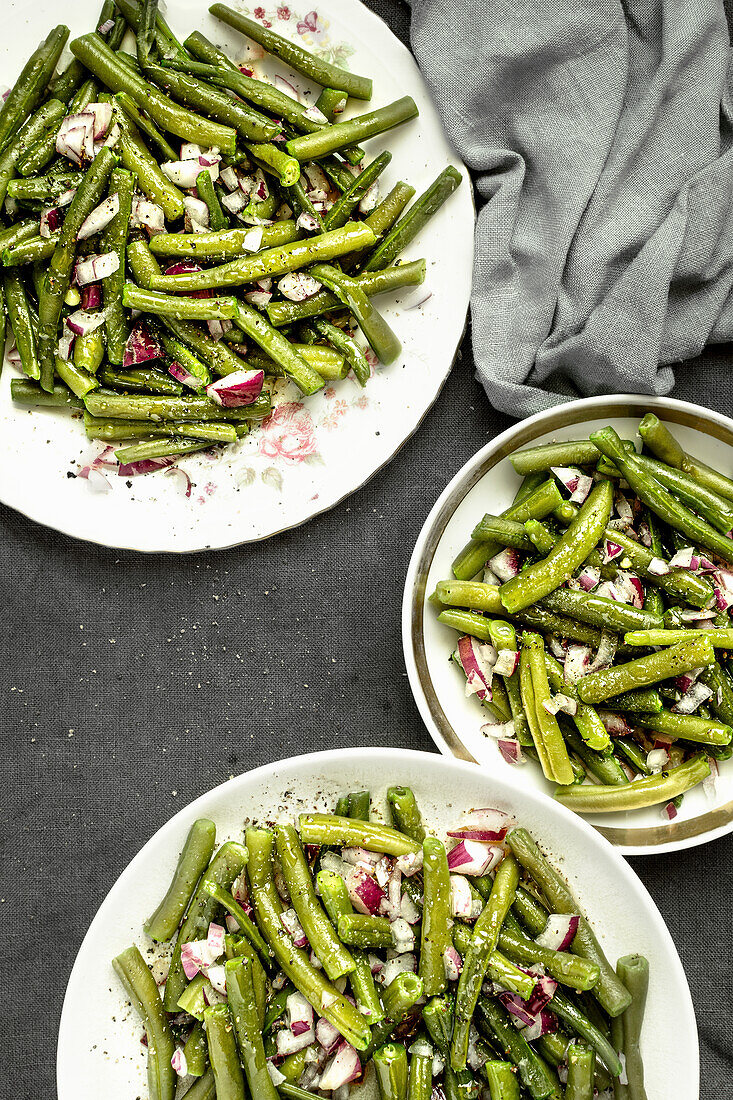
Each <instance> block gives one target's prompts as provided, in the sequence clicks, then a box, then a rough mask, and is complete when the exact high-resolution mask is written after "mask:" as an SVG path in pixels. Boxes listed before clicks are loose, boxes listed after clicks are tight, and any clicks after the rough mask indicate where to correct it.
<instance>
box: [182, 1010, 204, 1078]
mask: <svg viewBox="0 0 733 1100" xmlns="http://www.w3.org/2000/svg"><path fill="white" fill-rule="evenodd" d="M183 1057H184V1059H185V1062H186V1070H187V1072H188V1073H190V1074H191V1076H192V1077H202V1076H203V1075H204V1073H205V1072H206V1067H207V1064H208V1061H209V1057H208V1047H207V1045H206V1032H205V1031H204V1026H203V1023H202V1022H201V1020H197V1021H196V1023H195V1024H194V1026H193V1028H192V1030H191V1033H190V1034H189V1036H188V1038H187V1039H186V1042H185V1044H184V1046H183Z"/></svg>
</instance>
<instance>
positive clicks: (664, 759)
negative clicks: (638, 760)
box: [646, 749, 669, 775]
mask: <svg viewBox="0 0 733 1100" xmlns="http://www.w3.org/2000/svg"><path fill="white" fill-rule="evenodd" d="M668 763H669V753H668V752H667V750H666V749H652V751H651V752H649V753H647V757H646V766H647V768H649V771H650V772H652V773H653V774H654V775H658V774H659V773H660V772H661V771H664V768H665V766H666V765H667V764H668Z"/></svg>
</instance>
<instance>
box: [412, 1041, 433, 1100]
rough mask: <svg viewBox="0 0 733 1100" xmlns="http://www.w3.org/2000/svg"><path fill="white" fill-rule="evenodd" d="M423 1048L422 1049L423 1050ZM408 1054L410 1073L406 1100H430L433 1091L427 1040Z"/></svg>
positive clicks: (431, 1067)
mask: <svg viewBox="0 0 733 1100" xmlns="http://www.w3.org/2000/svg"><path fill="white" fill-rule="evenodd" d="M423 1048H424V1049H423ZM410 1050H411V1052H412V1053H411V1054H410V1071H409V1076H408V1080H407V1100H431V1096H432V1091H433V1050H432V1047H431V1046H430V1044H429V1043H428V1042H427V1040H424V1042H423V1043H422V1044H421V1045H420V1049H418V1048H417V1044H414V1045H413V1046H412V1047H411V1048H410Z"/></svg>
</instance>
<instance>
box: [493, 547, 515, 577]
mask: <svg viewBox="0 0 733 1100" xmlns="http://www.w3.org/2000/svg"><path fill="white" fill-rule="evenodd" d="M488 564H489V569H491V572H492V573H495V574H496V576H497V577H498V578H499V580H500V581H508V580H511V578H512V577H516V576H517V574H518V573H519V569H520V562H519V551H518V550H515V549H514V547H513V546H507V547H506V549H505V550H502V551H501V553H499V554H495V555H494V557H493V558H489V563H488Z"/></svg>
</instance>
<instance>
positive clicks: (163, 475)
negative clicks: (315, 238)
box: [0, 0, 474, 552]
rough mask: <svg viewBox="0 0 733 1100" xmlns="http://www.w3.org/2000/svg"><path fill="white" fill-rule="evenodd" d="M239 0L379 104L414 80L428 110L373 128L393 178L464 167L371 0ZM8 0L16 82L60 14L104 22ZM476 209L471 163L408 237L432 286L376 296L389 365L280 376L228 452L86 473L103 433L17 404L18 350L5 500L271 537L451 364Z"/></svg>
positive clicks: (199, 530)
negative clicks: (390, 340)
mask: <svg viewBox="0 0 733 1100" xmlns="http://www.w3.org/2000/svg"><path fill="white" fill-rule="evenodd" d="M233 2H234V3H235V6H236V4H237V0H233ZM238 6H239V7H240V8H241V9H242V10H245V11H248V12H249V13H250V14H252V15H253V16H254V17H255V18H256V19H259V20H260V22H262V23H263V24H265V25H271V26H273V27H274V28H275V29H277V31H278V32H280V33H281V34H285V35H288V36H290V37H292V38H293V39H294V40H296V41H299V42H301V43H302V44H303V45H304V46H306V47H307V48H308V49H310V50H313V51H314V52H316V53H318V54H320V55H321V56H323V57H326V58H328V59H329V60H331V61H335V62H336V63H338V64H340V65H343V66H346V67H349V68H352V69H354V70H356V71H360V72H364V73H366V74H368V75H370V76H372V77H373V79H374V98H373V101H372V104H371V105H370V106H372V107H379V106H382V105H383V104H385V103H388V102H390V101H392V100H394V99H397V98H399V97H400V96H403V95H411V96H413V98H414V99H415V101H416V102H417V104H418V106H419V108H420V118H419V119H418V120H416V121H415V122H413V123H411V124H408V125H407V126H405V127H402V128H401V129H400V130H397V131H393V132H392V133H391V134H390V135H388V137H387V139H386V140H385V142H384V144H382V143H381V142H380V139H375V140H373V141H371V142H369V143H368V145H369V147H368V152H369V155H370V156H373V155H375V154H376V153H378V152H379V151H380V150H381V149H382V148H385V147H386V146H387V144H388V146H389V148H390V149H391V150H392V152H393V154H394V158H393V161H392V163H391V165H390V166H389V168H388V170H387V172H385V174H384V177H383V178H384V183H385V187H391V186H393V184H394V183H396V181H397V180H398V179H404V180H408V181H410V182H411V183H412V184H413V185H414V186H415V187H416V188H417V189H418V192H419V191H421V190H423V189H424V188H425V187H426V186H427V185H428V184H429V183H430V182H431V181H432V180H433V179H434V178H435V176H437V174H438V173H439V172H440V171H441V170H442V169H443V168H444V167H445V165H446V164H448V163H453V164H457V166H458V167H460V162H457V161H456V158H455V156H454V154H453V152H452V150H451V148H450V146H449V145H448V142H447V140H446V138H445V135H444V134H443V131H442V129H441V125H440V122H439V120H438V116H437V114H436V112H435V110H434V108H433V106H432V104H431V102H430V99H429V96H428V92H427V90H426V88H425V85H424V83H423V81H422V79H421V77H420V74H419V72H418V68H417V65H416V64H415V62H414V60H413V58H412V56H411V55H410V53H409V52H408V50H407V49H406V48H405V47H404V46H403V45H402V44H401V43H400V42H399V41H398V40H397V39H396V38H395V37H394V35H393V34H392V33H391V32H390V30H389V29H388V28H387V26H386V25H385V24H384V23H383V22H382V21H381V20H380V19H379V18H378V17H377V16H375V15H374V14H373V13H372V12H370V11H369V10H368V9H367V8H365V7H364V6H363V5H362V4H361V3H359V0H323V2H322V3H321V2H319V3H318V7H317V8H314V9H311V10H308V8H307V7H306V5H301V4H298V5H297V6H292V7H291V6H290V5H289V4H284V3H280V4H277V3H272V2H268V3H267V4H265V5H263V6H256V5H255V4H253V3H251V0H250V3H249V4H242V3H240V4H239V5H238ZM5 7H6V10H5V14H6V16H7V17H8V21H9V23H10V24H12V26H13V28H14V34H13V36H12V40H11V38H10V37H6V39H5V45H4V46H2V47H1V48H0V74H1V78H2V79H3V80H5V81H6V82H7V83H11V82H12V80H14V79H15V76H16V75H17V72H18V70H19V68H20V66H21V64H22V62H23V59H24V58H25V57H26V56H27V55H28V54H29V53H30V52H31V50H32V49H33V48H34V47H35V45H36V44H37V42H38V41H39V39H40V38H41V37H42V36H43V35H45V34H46V33H47V32H48V29H49V28H50V27H51V26H53V25H54V24H55V23H57V22H58V21H59V20H60V19H62V20H64V21H66V22H67V23H68V24H69V26H70V27H71V31H72V35H75V34H80V33H82V32H85V31H88V30H89V29H90V27H92V26H94V20H95V18H96V16H97V14H98V9H99V0H75V2H74V4H73V5H72V4H71V2H70V0H68V2H67V3H62V4H61V5H59V4H58V2H56V0H37V3H35V4H34V5H33V8H32V10H31V9H30V8H28V7H27V5H26V4H25V2H24V0H5ZM167 17H168V19H169V21H170V23H171V25H172V27H173V29H174V30H175V31H176V32H180V33H181V34H182V36H183V35H185V34H188V33H190V31H192V30H194V29H200V30H201V31H202V32H203V33H204V34H206V35H207V37H210V38H212V39H213V41H215V42H216V43H217V44H218V45H222V46H223V47H224V48H226V49H227V50H228V51H229V52H230V55H231V56H233V57H235V58H236V59H238V60H241V61H243V62H245V61H246V63H247V64H248V65H250V66H252V65H253V64H254V67H255V68H256V69H257V68H259V67H260V66H262V65H263V64H264V63H263V62H262V61H261V60H260V59H259V58H258V57H257V53H256V51H254V50H248V47H247V43H246V40H245V39H244V38H242V36H241V35H238V34H237V33H236V32H234V31H231V30H229V29H228V28H227V27H225V26H224V25H223V24H221V23H219V22H218V21H217V20H214V18H213V17H212V16H210V15H209V14H208V12H205V6H202V5H201V4H200V3H198V2H197V0H175V2H174V0H171V2H170V4H169V7H168V12H167ZM276 71H278V70H276V69H275V68H272V69H270V70H269V72H270V73H274V72H276ZM279 72H280V73H281V74H286V70H284V69H280V70H279ZM287 75H289V78H290V79H291V80H293V77H292V74H287ZM294 82H295V83H296V84H297V87H298V89H299V91H300V92H301V94H303V95H304V96H309V97H313V96H314V94H315V95H317V94H318V93H317V91H316V90H315V89H314V88H313V87H310V88H309V87H307V81H304V80H303V79H302V78H296V79H295V81H294ZM311 101H313V100H312V99H311ZM362 109H363V106H362ZM350 110H351V108H350ZM358 110H359V108H358V107H357V108H356V111H355V112H354V113H357V112H358ZM473 223H474V209H473V199H472V193H471V187H470V184H469V182H468V179H467V178H466V181H465V183H464V185H463V186H461V187H460V188H459V189H458V191H457V192H456V193H455V194H454V195H453V196H452V197H451V199H450V201H449V202H448V203H447V204H446V205H445V206H444V207H443V209H442V210H441V211H440V212H439V214H438V215H437V216H436V217H435V218H434V219H433V221H432V222H431V223H430V225H429V226H428V228H427V229H426V230H425V231H424V232H423V233H422V234H421V236H420V237H419V238H418V239H417V240H416V241H415V242H413V244H412V246H411V247H410V249H409V251H408V253H406V257H407V258H410V259H413V258H417V257H420V256H424V257H425V258H426V259H427V263H428V275H427V279H426V282H425V284H424V286H423V287H417V288H413V289H408V290H406V291H403V292H401V293H400V294H399V295H397V296H395V297H394V298H390V297H389V296H384V297H382V298H381V299H380V309H381V310H382V311H383V312H384V314H385V316H386V317H387V319H388V320H389V322H390V324H391V325H392V326H393V327H394V329H395V331H396V332H397V334H398V335H399V337H400V339H401V341H402V345H403V353H402V356H401V358H400V359H399V360H398V361H397V362H396V363H395V364H394V365H393V366H391V367H389V368H381V367H378V368H377V369H376V371H375V372H374V374H373V377H372V378H371V380H370V382H369V384H368V385H367V387H366V388H365V389H363V390H362V389H361V388H360V387H359V386H358V385H357V383H356V382H355V381H353V380H352V379H345V380H344V381H342V382H339V383H336V384H334V385H332V386H327V387H326V388H324V389H323V390H321V391H320V393H318V394H316V395H315V396H314V397H311V398H309V399H307V400H306V401H301V400H299V395H298V391H297V390H296V389H295V387H294V386H293V385H292V384H290V383H279V384H278V386H277V391H276V393H275V394H274V398H275V401H276V402H277V407H276V408H275V410H274V412H273V413H272V415H271V416H270V417H269V418H268V419H267V420H266V421H265V422H264V423H263V424H262V425H261V427H259V428H257V429H256V430H255V431H253V432H252V433H251V435H250V436H248V437H247V438H246V439H244V440H242V441H241V442H240V443H238V444H236V445H235V446H233V447H228V448H226V450H225V451H224V452H223V454H216V455H214V454H212V455H209V454H206V453H204V454H202V455H193V456H189V457H188V458H185V459H182V460H181V461H180V462H179V463H178V465H177V466H176V467H175V468H172V469H171V470H167V471H165V472H157V473H154V474H150V475H146V476H141V477H136V478H120V477H116V476H115V474H116V470H115V469H114V468H106V467H104V466H103V467H102V468H101V469H102V473H101V474H99V475H98V476H96V472H95V477H93V478H91V479H85V478H80V477H78V476H77V475H78V473H79V471H80V470H82V469H83V468H84V467H85V466H87V465H88V464H89V463H90V462H91V461H92V460H93V459H94V458H95V457H97V456H98V455H99V454H100V452H101V451H102V450H103V447H102V446H101V445H99V444H98V443H90V442H89V441H87V440H86V438H85V435H84V431H83V428H82V426H81V424H80V423H79V421H78V419H70V418H68V417H67V416H65V415H61V414H59V413H57V412H55V411H53V410H40V409H32V410H26V409H22V408H19V407H17V406H14V405H13V403H12V402H11V400H10V377H11V375H12V374H14V370H13V368H12V367H11V366H9V365H8V364H7V363H6V366H5V370H4V372H3V376H2V378H0V500H2V501H4V502H5V503H6V504H9V505H11V506H12V507H14V508H17V509H18V511H20V512H23V513H24V514H25V515H27V516H29V517H30V518H31V519H34V520H37V521H38V522H40V523H44V524H47V525H48V526H50V527H54V528H56V529H57V530H59V531H62V532H64V533H66V534H70V535H74V536H76V537H78V538H83V539H88V540H90V541H93V542H97V543H101V544H104V545H107V546H117V547H126V548H131V549H136V550H146V551H156V550H158V551H179V552H184V551H193V550H203V549H208V548H217V547H226V546H233V545H236V544H238V543H244V542H251V541H255V540H257V539H263V538H267V537H269V536H270V535H273V534H275V533H277V532H279V531H282V530H285V529H287V528H289V527H294V526H297V525H298V524H300V523H304V522H305V521H306V520H307V519H310V518H311V516H314V515H317V514H318V513H320V512H323V511H326V510H327V509H329V508H332V507H333V506H334V505H335V504H337V503H338V502H339V501H341V500H343V498H344V497H346V496H347V495H348V494H349V493H351V492H353V491H354V490H355V489H357V488H359V487H360V486H361V485H363V484H364V482H365V481H366V480H367V479H368V478H370V477H371V476H372V474H374V473H375V472H376V471H377V470H379V469H380V468H381V467H382V466H384V465H385V464H386V463H387V462H389V461H390V459H391V458H392V457H393V456H394V454H395V453H396V451H397V450H398V449H399V447H400V446H401V445H402V444H403V443H404V442H405V440H406V439H408V438H409V436H410V435H411V434H412V433H413V432H414V431H415V429H416V428H417V427H418V425H419V424H420V421H421V420H422V418H423V416H424V415H425V413H426V412H427V410H428V409H429V408H430V406H431V405H432V404H433V402H434V401H435V399H436V397H437V395H438V393H439V391H440V388H441V386H442V385H443V382H444V381H445V379H446V377H447V375H448V373H449V371H450V368H451V365H452V363H453V360H454V357H455V354H456V351H457V348H458V345H459V343H460V340H461V337H462V334H463V331H464V326H465V319H466V311H467V307H468V298H469V290H470V282H471V266H472V254H473ZM181 471H182V472H181ZM184 475H185V476H184Z"/></svg>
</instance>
